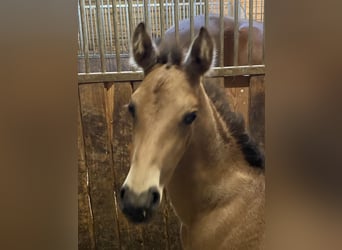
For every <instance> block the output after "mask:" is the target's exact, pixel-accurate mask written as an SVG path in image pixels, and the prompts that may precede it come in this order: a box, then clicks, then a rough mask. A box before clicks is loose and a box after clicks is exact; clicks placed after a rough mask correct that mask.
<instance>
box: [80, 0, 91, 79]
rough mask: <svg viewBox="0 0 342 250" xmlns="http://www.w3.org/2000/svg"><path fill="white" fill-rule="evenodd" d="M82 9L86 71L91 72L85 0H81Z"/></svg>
mask: <svg viewBox="0 0 342 250" xmlns="http://www.w3.org/2000/svg"><path fill="white" fill-rule="evenodd" d="M79 4H80V9H81V22H82V30H83V32H82V34H83V41H84V43H83V46H84V47H83V50H84V58H85V72H86V73H89V71H90V68H89V44H88V27H87V21H86V15H85V7H84V6H85V3H84V0H79Z"/></svg>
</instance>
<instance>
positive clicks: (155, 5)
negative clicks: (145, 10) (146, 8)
mask: <svg viewBox="0 0 342 250" xmlns="http://www.w3.org/2000/svg"><path fill="white" fill-rule="evenodd" d="M153 16H154V22H153V24H154V25H153V29H152V30H155V32H152V36H153V34H154V37H153V38H154V39H156V37H157V36H158V32H157V31H158V29H157V28H156V26H157V24H158V11H157V2H156V0H154V11H153Z"/></svg>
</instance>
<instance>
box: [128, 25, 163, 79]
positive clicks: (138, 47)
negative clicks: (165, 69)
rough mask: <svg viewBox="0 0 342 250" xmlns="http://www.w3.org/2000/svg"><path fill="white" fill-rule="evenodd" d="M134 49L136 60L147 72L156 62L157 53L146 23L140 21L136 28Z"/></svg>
mask: <svg viewBox="0 0 342 250" xmlns="http://www.w3.org/2000/svg"><path fill="white" fill-rule="evenodd" d="M132 51H133V58H134V60H135V62H136V63H137V64H138V65H139V66H140V67H142V68H143V70H144V72H145V74H146V73H147V71H148V70H149V69H150V68H151V67H152V66H153V65H154V64H155V63H156V58H157V53H156V50H155V48H154V45H153V42H152V40H151V37H150V35H149V34H148V33H147V31H146V28H145V24H144V23H140V24H139V25H138V26H137V27H136V29H135V30H134V33H133V39H132Z"/></svg>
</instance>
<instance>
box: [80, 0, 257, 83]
mask: <svg viewBox="0 0 342 250" xmlns="http://www.w3.org/2000/svg"><path fill="white" fill-rule="evenodd" d="M161 6H163V8H161ZM263 11H264V10H263V0H219V1H213V0H199V1H198V0H197V1H185V0H179V1H170V0H162V1H157V0H148V1H146V0H145V1H127V0H79V1H78V20H79V32H78V46H79V50H78V56H79V58H81V59H83V60H84V64H85V70H84V72H86V73H90V72H91V71H90V67H89V59H90V58H99V63H100V64H101V67H100V71H101V72H102V73H104V72H106V71H107V69H106V58H108V57H111V58H115V59H114V60H115V62H116V70H117V71H118V72H120V71H121V69H122V67H121V65H122V62H121V61H122V58H125V57H128V54H129V45H130V39H131V33H132V31H133V30H132V29H133V28H134V27H135V26H136V25H137V24H138V23H139V22H141V21H144V22H145V23H146V24H147V26H148V28H149V29H150V32H151V34H152V38H157V37H163V36H164V32H165V30H167V29H168V28H170V27H171V26H173V25H175V30H176V32H175V36H176V37H177V36H178V20H181V19H187V18H190V23H191V24H192V25H191V28H190V32H191V34H192V36H193V35H194V34H193V33H194V29H193V19H194V16H196V15H205V23H206V24H207V23H208V16H209V14H219V15H220V26H221V27H220V38H221V39H222V40H223V38H224V33H223V30H224V29H223V16H233V17H234V19H235V20H236V21H237V20H239V19H240V18H241V19H249V31H250V34H251V29H252V25H253V21H254V20H256V21H263ZM236 24H237V22H236ZM234 34H235V36H234V40H235V41H234V65H237V53H238V34H239V32H238V27H237V25H235V27H234ZM252 39H253V38H252V36H250V35H249V37H248V61H249V62H251V54H252V50H253V48H252V46H251V44H252V43H253V40H252ZM223 49H224V48H223V43H221V53H223ZM219 66H223V57H221V60H220V62H219ZM261 68H262V67H259V70H258V72H260V69H261ZM254 70H255V67H254ZM214 71H215V70H214ZM227 72H229V70H228V71H227ZM93 73H94V72H93ZM85 75H86V74H83V73H80V74H79V80H80V81H82V82H85V81H87V80H86V79H87V77H86V76H85ZM214 75H215V73H214ZM93 76H94V74H93V75H92V77H89V79H93ZM118 79H119V78H118Z"/></svg>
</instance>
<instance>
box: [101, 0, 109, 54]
mask: <svg viewBox="0 0 342 250" xmlns="http://www.w3.org/2000/svg"><path fill="white" fill-rule="evenodd" d="M100 6H101V20H102V27H103V43H104V48H105V51H106V49H107V34H108V33H107V30H108V26H107V25H106V23H105V20H106V18H105V17H106V13H105V10H104V4H103V0H101V2H100Z"/></svg>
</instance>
